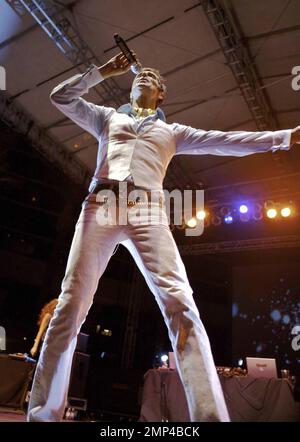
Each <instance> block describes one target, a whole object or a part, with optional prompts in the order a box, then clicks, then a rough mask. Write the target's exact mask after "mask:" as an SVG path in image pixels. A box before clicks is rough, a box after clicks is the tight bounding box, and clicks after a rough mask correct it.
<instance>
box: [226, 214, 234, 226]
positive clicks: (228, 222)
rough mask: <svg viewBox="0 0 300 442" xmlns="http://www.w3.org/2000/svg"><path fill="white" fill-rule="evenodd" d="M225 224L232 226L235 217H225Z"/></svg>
mask: <svg viewBox="0 0 300 442" xmlns="http://www.w3.org/2000/svg"><path fill="white" fill-rule="evenodd" d="M224 222H225V223H226V224H232V222H233V217H232V216H231V215H227V216H225V218H224Z"/></svg>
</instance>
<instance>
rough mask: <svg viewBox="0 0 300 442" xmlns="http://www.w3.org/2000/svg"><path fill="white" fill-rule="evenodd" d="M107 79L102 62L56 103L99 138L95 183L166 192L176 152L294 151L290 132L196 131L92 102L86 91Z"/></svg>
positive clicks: (57, 93)
mask: <svg viewBox="0 0 300 442" xmlns="http://www.w3.org/2000/svg"><path fill="white" fill-rule="evenodd" d="M101 81H103V78H102V76H101V75H100V73H99V70H98V68H97V67H96V66H91V68H90V69H88V71H87V72H86V73H84V74H78V75H75V76H74V77H72V78H70V79H68V80H66V81H64V82H63V83H61V84H59V85H58V86H56V87H55V88H54V89H53V91H52V92H51V95H50V98H51V101H52V103H53V104H54V105H55V106H56V107H57V108H58V109H59V110H60V111H62V112H63V113H64V114H65V115H67V116H68V117H69V118H70V119H71V120H73V121H74V122H75V123H76V124H78V125H79V126H80V127H82V128H83V129H84V130H87V131H88V132H90V133H91V134H92V135H94V136H95V137H96V138H97V140H98V142H99V146H98V155H97V165H96V169H95V173H94V176H93V179H92V182H91V185H90V187H89V190H91V189H93V188H94V186H95V183H97V182H98V181H101V180H117V181H124V180H126V179H128V177H132V179H133V181H134V184H135V185H136V186H138V187H139V186H140V187H143V188H147V189H153V190H161V189H162V183H163V179H164V177H165V174H166V170H167V167H168V165H169V163H170V161H171V159H172V157H173V156H174V155H180V154H192V155H207V154H211V155H222V156H224V155H226V156H228V155H231V156H238V157H242V156H246V155H250V154H254V153H259V152H268V151H272V152H274V151H276V150H278V149H282V150H288V149H289V148H290V138H291V129H290V130H278V131H264V132H245V131H230V132H221V131H218V130H208V131H206V130H202V129H194V128H193V127H190V126H185V125H183V124H178V123H171V124H168V123H166V122H165V121H162V120H161V119H159V118H158V115H157V114H155V115H153V116H148V117H146V118H144V119H142V120H140V119H139V120H137V119H136V118H134V117H133V115H130V114H126V113H120V112H117V111H116V110H115V109H114V108H112V107H105V106H99V105H96V104H93V103H90V102H87V101H86V100H84V99H83V98H81V96H82V95H84V94H85V93H87V92H88V90H89V88H91V87H93V86H95V85H96V84H98V83H100V82H101Z"/></svg>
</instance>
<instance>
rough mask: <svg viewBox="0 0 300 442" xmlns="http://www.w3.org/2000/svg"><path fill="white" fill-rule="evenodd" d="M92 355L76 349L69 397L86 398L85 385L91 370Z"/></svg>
mask: <svg viewBox="0 0 300 442" xmlns="http://www.w3.org/2000/svg"><path fill="white" fill-rule="evenodd" d="M89 362H90V356H89V355H87V354H86V353H81V352H78V351H75V353H74V357H73V363H72V369H71V377H70V385H69V394H68V396H69V397H73V398H84V397H85V387H86V381H87V376H88V371H89Z"/></svg>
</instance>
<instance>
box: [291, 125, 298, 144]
mask: <svg viewBox="0 0 300 442" xmlns="http://www.w3.org/2000/svg"><path fill="white" fill-rule="evenodd" d="M293 144H300V126H297V127H295V129H292V135H291V146H292V145H293Z"/></svg>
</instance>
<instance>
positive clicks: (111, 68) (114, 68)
mask: <svg viewBox="0 0 300 442" xmlns="http://www.w3.org/2000/svg"><path fill="white" fill-rule="evenodd" d="M132 53H133V55H134V56H135V57H136V55H135V53H134V52H133V51H132ZM137 62H138V59H137ZM131 65H132V63H129V61H128V60H127V58H126V57H125V55H123V53H122V52H120V53H119V54H118V55H116V56H115V57H113V58H111V59H110V60H109V61H108V62H107V63H105V64H104V65H103V66H100V68H99V71H100V74H101V75H102V77H103V78H108V77H113V76H115V75H122V74H125V72H127V71H129V69H130V66H131Z"/></svg>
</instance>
